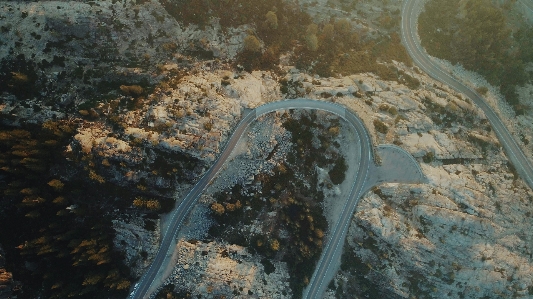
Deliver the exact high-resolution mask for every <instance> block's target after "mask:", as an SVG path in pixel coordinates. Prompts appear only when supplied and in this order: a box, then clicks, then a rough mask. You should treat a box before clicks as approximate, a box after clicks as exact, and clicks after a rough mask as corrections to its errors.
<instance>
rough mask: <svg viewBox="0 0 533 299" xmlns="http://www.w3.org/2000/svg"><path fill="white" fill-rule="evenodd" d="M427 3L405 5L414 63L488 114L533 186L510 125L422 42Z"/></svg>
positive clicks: (405, 33)
mask: <svg viewBox="0 0 533 299" xmlns="http://www.w3.org/2000/svg"><path fill="white" fill-rule="evenodd" d="M423 6H424V1H423V0H405V2H404V4H403V7H402V28H401V31H402V40H403V43H404V46H405V47H406V49H407V52H409V55H410V56H411V58H412V59H413V61H414V63H415V64H416V65H417V66H418V67H419V68H420V69H421V70H423V71H424V72H426V73H427V74H428V75H430V76H431V77H433V78H434V79H436V80H438V81H440V82H441V83H443V84H447V85H448V86H450V87H451V88H452V89H454V90H456V91H457V92H460V93H462V94H464V95H466V96H467V97H469V98H470V99H471V100H472V101H473V102H474V103H475V104H476V105H477V106H478V107H479V108H481V110H483V112H484V113H485V115H486V116H487V119H488V120H489V122H490V124H491V126H492V128H493V130H494V133H495V134H496V136H497V137H498V139H499V141H500V143H501V145H502V146H503V148H504V150H505V152H506V154H507V157H508V158H509V160H510V161H511V163H512V164H513V166H514V167H515V169H516V171H517V172H518V174H519V175H520V177H522V179H524V181H525V182H526V183H527V184H528V185H529V187H530V188H532V189H533V167H532V165H531V161H530V160H529V159H528V157H527V156H526V155H525V154H524V152H523V151H522V149H521V148H520V146H518V144H517V142H516V140H515V139H514V137H513V136H512V135H511V133H510V132H509V130H507V127H506V126H505V125H504V124H503V122H502V121H501V119H500V118H499V117H498V115H497V114H496V113H495V112H494V110H493V109H492V108H491V107H490V106H489V105H488V104H487V102H486V101H485V99H483V97H481V95H479V94H478V93H477V92H475V91H474V90H472V89H471V88H470V87H468V86H466V85H465V84H463V83H461V82H460V81H458V80H457V79H455V78H454V77H453V76H452V75H450V74H449V73H448V72H446V71H445V70H444V69H443V68H442V67H441V66H440V65H439V64H437V63H436V62H434V61H433V60H431V58H430V57H429V55H428V54H427V53H426V51H425V50H424V48H422V46H421V44H420V38H419V36H418V31H417V30H418V15H419V12H420V11H421V9H422V8H423Z"/></svg>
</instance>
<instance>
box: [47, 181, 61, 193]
mask: <svg viewBox="0 0 533 299" xmlns="http://www.w3.org/2000/svg"><path fill="white" fill-rule="evenodd" d="M48 186H50V187H52V188H54V190H55V191H58V192H59V191H61V190H62V189H63V186H65V184H63V183H62V182H61V181H60V180H56V179H53V180H51V181H50V182H48Z"/></svg>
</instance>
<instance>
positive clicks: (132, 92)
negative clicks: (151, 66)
mask: <svg viewBox="0 0 533 299" xmlns="http://www.w3.org/2000/svg"><path fill="white" fill-rule="evenodd" d="M120 90H121V91H122V93H124V95H127V96H132V97H138V96H140V95H142V94H143V92H144V89H143V88H142V87H140V86H139V85H120Z"/></svg>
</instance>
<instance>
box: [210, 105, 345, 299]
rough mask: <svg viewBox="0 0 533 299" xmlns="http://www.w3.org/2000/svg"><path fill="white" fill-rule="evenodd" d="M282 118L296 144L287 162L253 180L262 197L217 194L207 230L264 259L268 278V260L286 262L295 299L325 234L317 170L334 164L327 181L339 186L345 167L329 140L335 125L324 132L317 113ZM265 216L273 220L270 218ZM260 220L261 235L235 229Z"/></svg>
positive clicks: (237, 191) (306, 280)
mask: <svg viewBox="0 0 533 299" xmlns="http://www.w3.org/2000/svg"><path fill="white" fill-rule="evenodd" d="M285 117H286V119H285V122H284V127H285V128H286V129H287V130H288V131H290V132H291V133H292V141H293V144H294V147H293V150H292V151H291V153H290V154H289V157H288V159H287V162H286V163H283V164H280V165H279V166H277V167H276V168H275V170H274V175H267V174H260V175H257V176H256V178H255V182H254V183H260V184H261V186H262V187H261V193H255V194H253V195H243V194H244V193H245V192H243V191H244V190H245V188H246V187H242V186H240V185H236V186H234V187H233V188H232V189H231V190H226V191H224V192H221V193H218V194H216V195H215V200H216V201H215V203H213V204H212V205H211V209H212V211H213V217H214V219H215V220H216V222H217V224H215V225H213V226H212V227H211V230H210V234H211V235H212V236H213V237H215V238H218V237H222V238H224V239H225V240H227V241H228V242H230V243H233V244H239V245H242V246H247V247H248V248H249V250H251V251H252V252H256V253H258V254H261V255H262V256H264V257H265V259H263V262H262V263H263V265H264V267H265V271H266V273H267V274H269V273H270V272H272V271H274V269H275V268H274V266H273V264H272V263H271V262H270V261H269V259H275V260H281V261H284V262H286V263H287V265H288V267H289V274H290V278H291V281H290V286H291V288H292V291H293V296H294V298H298V297H300V296H301V294H302V290H303V288H304V287H305V286H306V285H307V284H308V283H309V279H310V278H311V275H312V273H313V271H314V266H315V263H316V261H317V260H318V258H319V257H320V252H321V250H322V242H323V238H324V232H325V231H326V230H327V222H326V219H325V217H324V215H323V214H322V208H321V205H320V203H321V201H322V200H323V198H324V195H323V193H322V191H318V190H317V188H318V181H317V173H316V171H315V167H316V166H317V165H318V166H320V167H328V166H330V165H334V166H332V167H331V168H332V171H331V172H330V174H332V175H333V176H332V178H331V180H332V181H334V182H333V183H335V184H338V183H341V182H342V181H343V180H344V177H345V171H346V168H347V166H346V162H345V161H344V158H343V157H342V156H341V155H340V154H339V153H338V149H337V148H338V144H336V145H335V142H334V141H333V140H334V138H335V137H336V135H337V134H338V130H339V128H338V126H339V123H338V121H333V122H332V123H331V126H330V127H329V128H328V127H325V126H324V125H321V124H320V121H317V115H316V114H315V113H311V114H310V115H305V114H304V115H302V116H301V118H300V119H295V118H292V117H289V116H288V115H287V116H285ZM313 130H318V132H323V133H322V134H320V133H319V134H318V139H319V140H320V144H321V146H320V147H319V148H315V147H314V146H313V141H312V140H313V136H314V135H315V134H317V133H315V132H313ZM252 185H255V184H252ZM248 192H250V191H248ZM264 195H268V196H266V197H265V196H264ZM246 207H251V208H250V209H249V208H246ZM271 212H275V213H271ZM267 214H269V215H276V216H275V217H274V218H273V219H268V217H267V216H266V215H267ZM258 219H263V221H267V223H268V225H267V226H268V230H267V231H265V232H264V234H257V235H255V234H251V235H248V234H246V235H244V234H243V233H242V232H241V230H240V229H238V228H237V227H239V226H240V225H243V224H244V225H249V224H251V223H252V222H253V221H255V220H258ZM265 219H268V220H265ZM282 231H285V232H286V234H281V232H282ZM282 235H286V237H282Z"/></svg>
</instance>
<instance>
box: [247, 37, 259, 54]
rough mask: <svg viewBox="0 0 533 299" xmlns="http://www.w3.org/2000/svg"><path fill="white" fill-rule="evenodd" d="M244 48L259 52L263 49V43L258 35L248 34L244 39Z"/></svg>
mask: <svg viewBox="0 0 533 299" xmlns="http://www.w3.org/2000/svg"><path fill="white" fill-rule="evenodd" d="M244 50H246V51H249V52H259V51H261V43H260V42H259V40H258V39H257V37H255V36H253V35H248V36H247V37H246V38H245V39H244Z"/></svg>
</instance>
